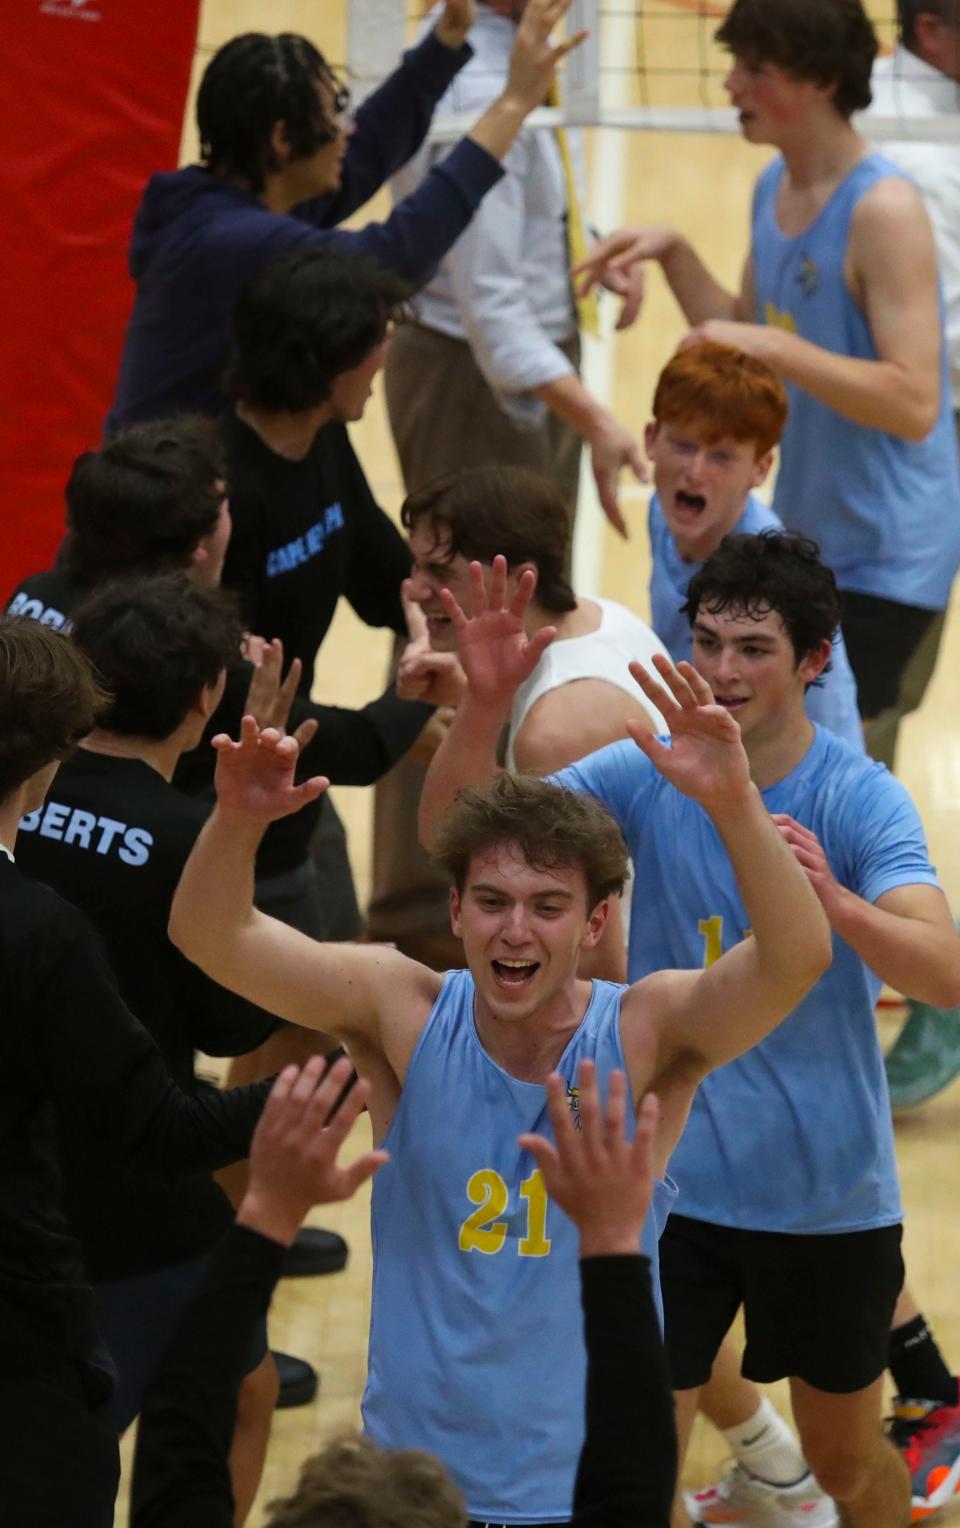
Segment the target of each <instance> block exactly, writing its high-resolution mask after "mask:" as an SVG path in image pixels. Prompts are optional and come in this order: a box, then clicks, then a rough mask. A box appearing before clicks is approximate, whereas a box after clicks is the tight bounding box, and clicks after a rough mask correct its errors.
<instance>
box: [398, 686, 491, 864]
mask: <svg viewBox="0 0 960 1528" xmlns="http://www.w3.org/2000/svg"><path fill="white" fill-rule="evenodd" d="M508 717H509V707H507V708H506V710H505V709H504V708H503V707H498V706H488V705H484V704H482V703H480V702H478V701H477V700H476V699H475V698H474V697H473V696H472V695H471V694H470V692H469V691H468V692H467V694H466V695H465V696H464V698H463V700H462V701H461V703H460V705H459V706H458V707H457V711H456V715H455V716H454V719H453V721H452V722H451V724H450V730H449V732H448V733H447V735H446V737H445V738H444V740H443V742H442V743H441V744H440V747H439V748H438V749H437V751H436V753H435V754H434V756H433V760H432V762H431V764H430V768H429V769H428V770H427V777H426V779H425V781H424V783H423V791H422V793H421V796H420V819H419V820H420V841H421V843H422V844H423V845H424V846H425V847H426V848H427V849H429V847H430V845H431V843H432V842H433V838H434V835H435V833H436V831H437V829H438V828H439V826H440V824H441V822H442V821H443V818H444V817H445V816H446V814H447V812H448V811H449V810H450V808H451V807H452V805H453V803H454V801H455V800H456V798H457V795H458V794H459V792H460V791H462V790H463V789H464V788H465V787H467V786H470V785H483V784H484V783H485V782H486V781H487V780H489V779H490V777H491V775H493V774H495V772H496V767H497V743H498V742H499V739H500V733H501V731H502V730H503V727H504V725H505V723H506V721H507V719H508Z"/></svg>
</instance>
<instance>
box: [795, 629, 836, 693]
mask: <svg viewBox="0 0 960 1528" xmlns="http://www.w3.org/2000/svg"><path fill="white" fill-rule="evenodd" d="M832 652H833V644H832V643H831V642H828V641H826V639H824V641H823V642H821V643H820V645H819V646H818V647H814V648H811V650H810V652H808V653H806V654H805V655H804V657H803V658H801V660H800V662H799V664H798V666H797V672H798V673H799V675H800V678H801V679H802V680H803V682H804V684H812V683H813V681H814V679H819V678H820V675H821V674H822V673H823V671H824V669H825V668H826V666H827V664H828V663H829V662H830V654H831V653H832Z"/></svg>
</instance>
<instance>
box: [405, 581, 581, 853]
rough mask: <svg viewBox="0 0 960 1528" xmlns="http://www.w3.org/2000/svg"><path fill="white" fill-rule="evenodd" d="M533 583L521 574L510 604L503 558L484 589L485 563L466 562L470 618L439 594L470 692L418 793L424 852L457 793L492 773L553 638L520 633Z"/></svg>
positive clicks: (549, 633)
mask: <svg viewBox="0 0 960 1528" xmlns="http://www.w3.org/2000/svg"><path fill="white" fill-rule="evenodd" d="M536 582H537V580H536V574H534V573H533V572H529V571H528V572H526V573H524V574H523V576H522V577H521V579H520V581H519V584H518V587H517V592H516V595H515V596H514V599H513V601H512V603H510V604H509V605H508V604H507V597H506V595H507V561H506V558H505V557H495V558H494V559H493V567H492V569H491V573H490V587H489V590H488V589H487V585H486V582H485V579H484V573H483V565H482V564H481V563H479V562H473V563H471V564H470V585H471V593H472V602H473V614H472V615H471V616H468V615H466V614H465V613H464V611H463V610H461V608H460V606H459V605H458V604H457V601H456V600H455V599H454V597H453V595H452V594H451V593H450V591H449V589H444V590H443V591H442V594H441V598H442V600H443V606H444V609H445V610H446V612H447V614H448V615H449V617H450V619H451V620H452V621H453V624H454V628H455V630H456V633H457V651H458V654H459V658H460V665H461V667H462V669H463V672H464V674H465V675H466V679H467V690H466V694H465V695H464V697H463V699H462V700H461V702H460V704H459V706H458V707H457V712H456V715H455V716H454V719H453V721H452V723H451V725H450V731H449V732H448V733H447V735H446V737H445V738H444V740H443V742H442V743H441V745H440V747H439V748H438V749H437V752H436V753H435V754H434V756H433V761H432V763H431V765H430V768H429V770H428V771H427V778H426V780H425V781H424V786H423V793H422V795H421V797H420V838H421V842H422V843H423V844H424V845H425V846H426V848H428V849H429V847H430V844H431V841H432V839H433V835H434V833H435V832H436V830H437V828H438V827H439V825H440V823H441V821H442V819H443V817H444V815H445V813H446V812H448V811H449V809H450V807H451V806H452V805H453V803H454V801H455V799H456V797H457V795H458V794H459V792H460V791H462V790H463V789H465V787H467V786H470V785H482V784H483V782H484V781H485V780H488V779H489V778H490V776H491V775H492V774H494V773H495V771H496V757H497V742H498V740H499V737H500V733H501V731H502V730H503V727H504V726H505V724H506V722H507V721H508V720H509V717H510V707H511V705H512V704H513V697H514V695H515V694H516V691H517V689H518V687H519V686H520V685H521V684H522V683H523V681H524V680H525V679H526V678H528V677H529V675H530V674H532V673H533V670H534V669H535V668H536V666H537V664H538V663H539V662H540V658H541V656H542V654H543V653H544V652H545V651H546V649H547V648H548V647H549V645H550V643H551V642H552V641H553V639H554V637H555V636H556V631H555V629H554V628H553V627H552V626H544V627H542V628H541V629H540V631H538V632H537V633H536V634H535V635H534V636H533V637H528V636H527V634H526V632H525V630H524V625H523V618H524V614H525V612H526V609H527V606H528V605H529V603H530V599H531V597H532V595H533V591H534V588H535V587H536Z"/></svg>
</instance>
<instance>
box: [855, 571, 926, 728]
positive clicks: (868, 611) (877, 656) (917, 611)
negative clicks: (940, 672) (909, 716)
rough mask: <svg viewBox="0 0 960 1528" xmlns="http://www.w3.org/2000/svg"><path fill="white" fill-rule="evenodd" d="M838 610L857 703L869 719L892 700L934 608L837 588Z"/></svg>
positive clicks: (884, 708)
mask: <svg viewBox="0 0 960 1528" xmlns="http://www.w3.org/2000/svg"><path fill="white" fill-rule="evenodd" d="M840 611H841V623H840V624H841V627H842V630H843V640H844V642H845V644H846V648H847V654H848V656H849V658H850V667H851V668H852V669H853V674H854V678H855V679H856V681H857V704H858V706H859V707H860V715H861V716H862V717H864V718H865V720H867V721H870V720H871V719H872V718H873V717H875V716H879V715H880V713H881V711H886V710H887V709H888V707H890V706H895V705H896V704H897V700H898V698H899V695H900V683H901V680H902V679H903V671H904V669H905V668H906V666H907V664H908V663H909V662H910V659H911V658H912V657H913V654H914V652H915V651H916V649H917V648H918V647H919V645H920V642H921V641H922V639H923V636H924V633H925V632H926V630H927V628H928V626H929V625H930V623H931V621H932V620H934V618H935V617H936V615H937V614H938V612H937V611H936V610H922V609H921V608H920V606H919V605H902V604H900V602H899V601H898V600H886V599H881V598H880V597H879V595H876V594H857V593H856V592H855V591H854V590H853V589H841V590H840Z"/></svg>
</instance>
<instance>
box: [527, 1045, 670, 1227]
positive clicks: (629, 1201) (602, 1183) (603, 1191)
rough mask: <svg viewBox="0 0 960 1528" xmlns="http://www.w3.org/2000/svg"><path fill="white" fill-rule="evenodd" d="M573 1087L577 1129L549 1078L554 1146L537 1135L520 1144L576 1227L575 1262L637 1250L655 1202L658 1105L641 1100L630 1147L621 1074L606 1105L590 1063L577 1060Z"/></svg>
mask: <svg viewBox="0 0 960 1528" xmlns="http://www.w3.org/2000/svg"><path fill="white" fill-rule="evenodd" d="M577 1081H578V1084H579V1090H580V1108H579V1115H580V1129H579V1131H578V1130H577V1129H576V1127H575V1125H574V1121H573V1116H572V1114H571V1111H570V1104H569V1101H568V1098H567V1090H566V1085H565V1083H564V1081H563V1079H562V1078H561V1077H560V1076H558V1074H557V1073H556V1072H554V1074H553V1075H552V1076H551V1077H550V1078H549V1080H548V1082H547V1107H548V1109H549V1111H550V1124H551V1126H552V1128H553V1137H554V1139H553V1143H551V1142H550V1141H548V1140H546V1138H545V1137H544V1136H541V1135H521V1136H520V1137H519V1140H520V1145H521V1146H522V1147H523V1148H524V1150H525V1151H529V1152H530V1154H531V1156H532V1157H533V1158H534V1160H535V1161H536V1164H537V1166H538V1167H539V1169H540V1172H541V1174H542V1176H543V1182H544V1186H545V1188H546V1190H547V1193H548V1194H549V1196H550V1198H551V1199H552V1200H553V1201H554V1203H555V1204H558V1205H559V1206H560V1208H561V1210H563V1211H564V1213H565V1214H567V1215H569V1216H570V1219H571V1220H572V1221H573V1222H574V1224H575V1225H576V1226H577V1228H578V1230H579V1232H580V1256H581V1257H594V1256H598V1255H601V1254H609V1253H623V1252H627V1253H629V1252H639V1250H640V1237H641V1234H642V1232H643V1225H644V1221H645V1220H646V1218H647V1215H648V1213H649V1210H650V1201H651V1199H652V1198H653V1179H654V1171H653V1153H654V1139H655V1136H656V1132H657V1123H658V1121H659V1117H660V1109H659V1104H658V1102H657V1099H656V1097H655V1095H654V1094H652V1093H648V1094H647V1096H646V1098H644V1100H643V1102H642V1104H641V1105H640V1111H639V1114H638V1115H637V1124H636V1135H635V1137H634V1139H633V1141H632V1142H630V1141H628V1140H627V1138H626V1133H625V1126H626V1110H627V1102H626V1100H627V1079H626V1076H625V1074H624V1073H623V1072H619V1071H617V1072H611V1074H610V1085H609V1091H608V1094H607V1102H606V1106H605V1107H604V1106H603V1105H602V1104H601V1102H600V1093H599V1089H598V1087H597V1069H596V1066H595V1065H594V1063H593V1062H592V1061H581V1063H580V1070H579V1074H578V1077H577Z"/></svg>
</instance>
